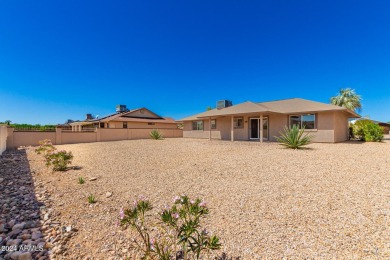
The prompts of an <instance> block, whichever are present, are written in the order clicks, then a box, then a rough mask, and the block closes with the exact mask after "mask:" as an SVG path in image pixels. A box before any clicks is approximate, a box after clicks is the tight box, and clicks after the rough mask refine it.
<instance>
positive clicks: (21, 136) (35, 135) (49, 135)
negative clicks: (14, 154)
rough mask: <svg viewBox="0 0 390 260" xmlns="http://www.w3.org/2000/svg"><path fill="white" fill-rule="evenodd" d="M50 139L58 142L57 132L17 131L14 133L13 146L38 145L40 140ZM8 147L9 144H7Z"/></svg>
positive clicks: (54, 142)
mask: <svg viewBox="0 0 390 260" xmlns="http://www.w3.org/2000/svg"><path fill="white" fill-rule="evenodd" d="M45 139H49V140H51V141H52V143H53V144H56V133H55V132H32V131H30V132H22V131H17V132H13V134H12V146H13V147H12V148H16V147H19V146H29V145H32V146H36V145H38V143H39V141H41V140H45ZM7 147H8V145H7Z"/></svg>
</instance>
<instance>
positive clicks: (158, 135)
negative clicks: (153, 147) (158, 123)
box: [150, 129, 163, 140]
mask: <svg viewBox="0 0 390 260" xmlns="http://www.w3.org/2000/svg"><path fill="white" fill-rule="evenodd" d="M150 138H152V139H154V140H161V139H163V135H162V134H161V133H160V131H158V129H153V130H152V131H151V132H150Z"/></svg>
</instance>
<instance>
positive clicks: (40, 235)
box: [31, 231, 42, 240]
mask: <svg viewBox="0 0 390 260" xmlns="http://www.w3.org/2000/svg"><path fill="white" fill-rule="evenodd" d="M41 237H42V233H41V232H40V231H34V232H33V233H32V236H31V239H33V240H37V239H40V238H41Z"/></svg>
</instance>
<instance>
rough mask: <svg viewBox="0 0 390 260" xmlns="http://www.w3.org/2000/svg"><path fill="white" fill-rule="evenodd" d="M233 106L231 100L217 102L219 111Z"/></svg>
mask: <svg viewBox="0 0 390 260" xmlns="http://www.w3.org/2000/svg"><path fill="white" fill-rule="evenodd" d="M231 106H233V102H232V101H230V100H219V101H217V109H222V108H225V107H231Z"/></svg>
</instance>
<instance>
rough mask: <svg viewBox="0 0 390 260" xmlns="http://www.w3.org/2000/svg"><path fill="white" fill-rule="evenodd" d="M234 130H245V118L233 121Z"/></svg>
mask: <svg viewBox="0 0 390 260" xmlns="http://www.w3.org/2000/svg"><path fill="white" fill-rule="evenodd" d="M233 124H234V128H243V127H244V118H242V117H240V118H234V121H233Z"/></svg>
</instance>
